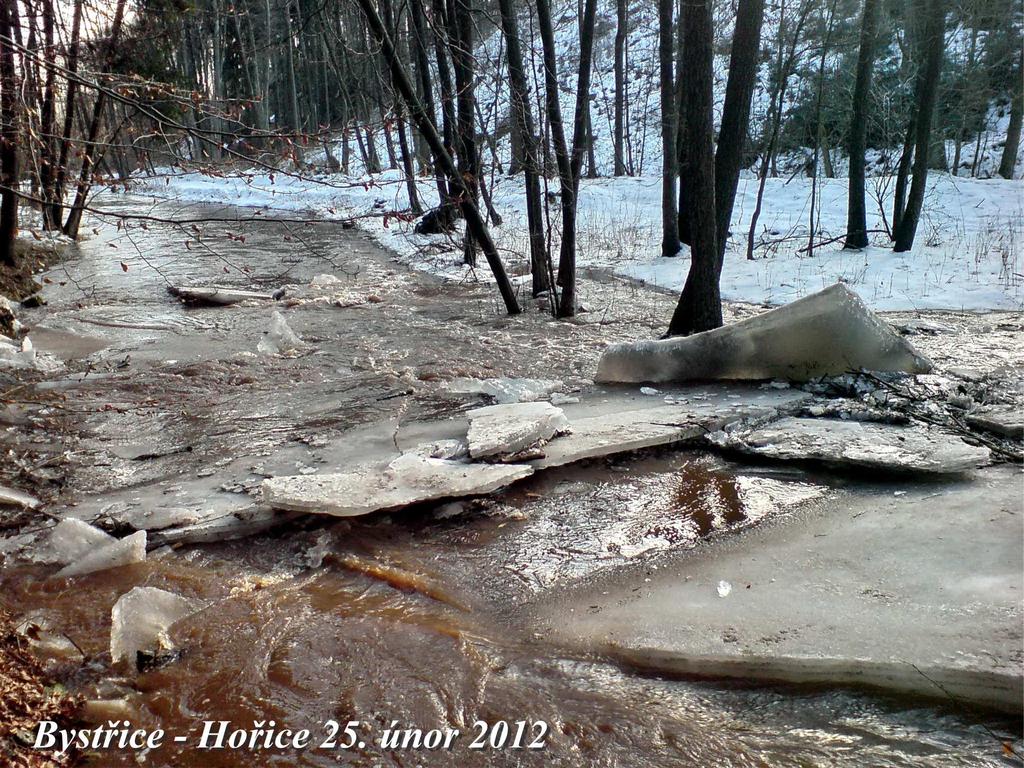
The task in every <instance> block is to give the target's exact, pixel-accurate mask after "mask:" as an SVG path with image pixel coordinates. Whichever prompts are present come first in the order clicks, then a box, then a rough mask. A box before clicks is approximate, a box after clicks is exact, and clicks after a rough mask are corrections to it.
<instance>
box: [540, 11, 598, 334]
mask: <svg viewBox="0 0 1024 768" xmlns="http://www.w3.org/2000/svg"><path fill="white" fill-rule="evenodd" d="M596 18H597V0H586V5H585V6H584V10H583V19H582V20H581V22H580V64H579V76H578V78H577V81H576V111H575V115H574V118H573V137H572V150H571V152H570V150H569V147H568V145H567V144H566V140H565V128H564V125H563V123H562V110H561V107H560V106H559V103H558V99H559V89H558V70H557V64H556V61H555V33H554V26H553V25H552V23H551V7H550V5H549V3H548V0H537V25H538V27H539V28H540V34H541V43H542V45H543V48H544V84H545V88H544V90H545V93H546V96H547V106H548V124H549V130H550V132H551V141H552V144H554V149H555V161H556V162H557V163H558V181H559V188H560V192H561V199H562V243H561V247H560V249H559V258H558V284H559V285H560V286H561V287H562V295H561V297H560V299H559V303H558V316H559V317H572V316H573V315H575V314H576V198H577V195H578V193H579V183H580V167H581V166H582V164H583V153H584V151H585V149H586V146H585V145H586V132H587V130H586V129H587V116H586V110H588V109H589V108H590V74H591V67H592V63H593V58H592V57H593V51H594V23H595V21H596Z"/></svg>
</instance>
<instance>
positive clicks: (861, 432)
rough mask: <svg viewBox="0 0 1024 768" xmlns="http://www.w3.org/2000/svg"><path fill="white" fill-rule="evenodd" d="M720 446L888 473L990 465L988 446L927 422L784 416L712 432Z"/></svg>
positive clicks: (942, 471)
mask: <svg viewBox="0 0 1024 768" xmlns="http://www.w3.org/2000/svg"><path fill="white" fill-rule="evenodd" d="M712 442H714V443H716V444H717V445H719V446H720V447H722V448H729V449H732V450H738V451H741V452H743V453H752V454H755V455H757V456H764V457H766V458H769V459H780V460H786V461H817V462H822V463H825V464H831V465H839V466H853V467H865V468H870V469H883V470H887V471H890V472H917V473H928V474H955V473H958V472H969V471H970V470H972V469H976V468H978V467H980V466H983V465H985V464H988V463H989V461H990V458H991V457H990V454H989V450H988V448H984V447H981V446H974V445H968V444H967V443H965V442H964V441H963V440H961V439H960V438H959V437H956V436H955V435H949V434H946V433H944V432H941V431H939V430H937V429H929V428H927V427H925V426H909V427H903V426H897V425H894V424H872V423H865V422H860V421H843V420H841V419H800V418H786V419H780V420H779V421H776V422H773V423H771V424H767V425H765V426H763V427H760V428H758V429H754V430H752V431H749V432H746V433H742V432H740V433H733V434H729V435H725V434H724V433H720V434H718V435H714V436H712Z"/></svg>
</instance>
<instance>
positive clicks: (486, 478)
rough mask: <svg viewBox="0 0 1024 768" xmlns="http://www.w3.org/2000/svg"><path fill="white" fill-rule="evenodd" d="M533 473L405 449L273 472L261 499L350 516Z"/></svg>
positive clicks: (479, 489)
mask: <svg viewBox="0 0 1024 768" xmlns="http://www.w3.org/2000/svg"><path fill="white" fill-rule="evenodd" d="M532 473H533V468H532V467H529V466H526V465H523V464H466V463H463V462H458V461H449V460H447V459H432V458H429V457H426V456H422V455H419V454H417V453H406V454H403V455H401V456H399V457H398V458H397V459H395V460H394V461H392V462H391V463H390V464H379V463H377V464H364V465H361V466H358V467H356V468H354V469H353V470H351V471H350V472H345V473H340V474H327V475H295V476H291V477H273V478H269V479H267V480H264V481H263V499H264V501H266V502H267V504H269V505H270V506H272V507H274V508H276V509H288V510H294V511H298V512H313V513H317V514H324V515H336V516H339V517H352V516H356V515H366V514H369V513H371V512H376V511H378V510H385V509H398V508H400V507H405V506H408V505H410V504H416V503H418V502H421V501H431V500H433V499H443V498H448V497H458V496H471V495H476V494H483V493H490V492H491V491H495V490H497V489H498V488H501V487H503V486H506V485H508V484H509V483H513V482H515V481H516V480H519V479H521V478H524V477H527V476H528V475H530V474H532Z"/></svg>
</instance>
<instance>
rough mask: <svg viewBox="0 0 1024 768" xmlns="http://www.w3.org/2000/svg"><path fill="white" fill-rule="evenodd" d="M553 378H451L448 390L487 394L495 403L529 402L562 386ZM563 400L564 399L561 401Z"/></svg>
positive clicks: (463, 393) (556, 390) (461, 393)
mask: <svg viewBox="0 0 1024 768" xmlns="http://www.w3.org/2000/svg"><path fill="white" fill-rule="evenodd" d="M563 386H564V385H563V384H562V382H560V381H555V380H553V379H465V378H463V379H452V380H451V381H450V382H448V391H449V392H455V393H457V394H460V395H477V394H479V395H488V396H490V397H493V398H494V400H495V402H496V403H499V404H505V403H530V402H533V401H535V400H541V399H543V398H545V397H547V396H548V395H551V394H552V393H554V392H558V391H559V390H561V389H562V388H563ZM563 402H564V401H563Z"/></svg>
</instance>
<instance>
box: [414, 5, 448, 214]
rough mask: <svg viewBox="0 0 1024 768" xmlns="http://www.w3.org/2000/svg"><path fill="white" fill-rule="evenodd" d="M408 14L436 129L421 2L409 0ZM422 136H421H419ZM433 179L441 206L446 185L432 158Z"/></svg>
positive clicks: (425, 97) (426, 105)
mask: <svg viewBox="0 0 1024 768" xmlns="http://www.w3.org/2000/svg"><path fill="white" fill-rule="evenodd" d="M409 14H410V16H412V26H413V40H412V43H413V45H412V49H413V56H414V58H415V60H416V73H417V75H418V76H419V85H420V93H421V94H422V95H421V98H422V101H423V108H424V109H425V110H426V112H427V117H429V118H430V122H431V123H432V124H433V125H434V127H435V128H436V127H437V117H436V112H435V108H434V84H433V82H432V80H431V77H430V59H429V58H428V56H427V21H426V15H425V14H424V11H423V0H410V3H409ZM421 135H422V134H421ZM432 165H433V168H434V178H435V181H436V184H437V199H438V200H439V201H440V204H441V205H446V204H447V203H448V184H447V182H446V180H445V177H444V173H443V172H442V171H441V168H440V163H438V162H437V158H436V157H435V158H433V162H432Z"/></svg>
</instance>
